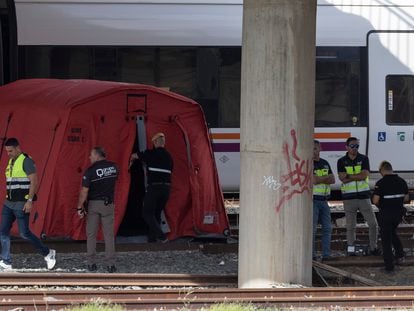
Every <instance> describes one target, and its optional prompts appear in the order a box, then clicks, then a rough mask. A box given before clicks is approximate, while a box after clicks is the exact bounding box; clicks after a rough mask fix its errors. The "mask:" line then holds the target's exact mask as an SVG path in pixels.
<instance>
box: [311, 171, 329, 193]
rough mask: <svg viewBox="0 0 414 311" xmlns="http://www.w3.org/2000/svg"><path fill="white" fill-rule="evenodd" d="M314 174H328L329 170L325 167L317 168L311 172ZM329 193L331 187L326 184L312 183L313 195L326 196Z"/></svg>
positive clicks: (319, 175) (320, 175)
mask: <svg viewBox="0 0 414 311" xmlns="http://www.w3.org/2000/svg"><path fill="white" fill-rule="evenodd" d="M313 173H314V174H315V175H316V176H318V177H322V176H328V175H329V170H328V169H327V168H322V169H317V170H314V172H313ZM330 194H331V187H330V186H329V185H328V184H316V185H313V195H317V196H323V197H327V196H329V195H330Z"/></svg>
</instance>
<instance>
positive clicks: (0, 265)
mask: <svg viewBox="0 0 414 311" xmlns="http://www.w3.org/2000/svg"><path fill="white" fill-rule="evenodd" d="M11 269H12V265H10V264H8V263H5V262H4V261H3V260H0V270H11Z"/></svg>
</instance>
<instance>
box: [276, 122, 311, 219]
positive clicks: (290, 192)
mask: <svg viewBox="0 0 414 311" xmlns="http://www.w3.org/2000/svg"><path fill="white" fill-rule="evenodd" d="M290 136H291V137H292V141H293V145H292V150H291V152H290V151H289V144H288V143H287V142H286V141H285V142H284V143H283V157H284V160H285V162H286V164H287V168H288V173H287V174H285V175H282V178H281V183H282V187H281V188H280V189H281V190H282V192H283V195H282V197H281V198H280V199H279V202H277V204H276V212H279V211H280V209H281V207H282V205H283V204H284V203H285V202H287V201H289V200H290V199H291V198H292V197H293V196H294V195H296V194H301V193H303V192H305V191H307V192H309V193H310V191H311V189H312V179H311V177H312V162H311V160H309V159H308V160H302V159H301V158H300V157H299V156H298V155H297V153H296V148H297V146H298V141H297V139H296V131H295V130H293V129H292V130H291V131H290Z"/></svg>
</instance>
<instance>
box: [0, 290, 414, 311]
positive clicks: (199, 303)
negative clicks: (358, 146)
mask: <svg viewBox="0 0 414 311" xmlns="http://www.w3.org/2000/svg"><path fill="white" fill-rule="evenodd" d="M0 295H1V297H2V298H1V299H0V305H1V307H2V308H7V309H8V310H9V309H14V308H23V309H24V310H35V309H36V310H43V309H59V308H64V307H67V306H70V305H78V304H84V303H88V302H91V301H94V300H99V301H101V302H102V301H108V302H112V303H117V304H121V305H124V306H125V307H126V308H135V309H149V308H153V309H155V308H163V309H166V310H170V309H175V308H183V307H186V308H188V309H200V308H201V307H208V306H211V305H213V304H216V303H221V302H226V303H232V302H233V303H236V302H237V303H250V304H254V305H256V306H262V307H263V306H265V307H279V308H289V307H301V308H309V307H332V306H341V307H370V308H372V307H382V308H396V307H412V306H413V304H414V287H413V286H405V287H369V288H366V287H357V288H356V287H348V288H346V287H343V288H277V289H223V288H221V289H197V290H189V289H168V290H108V289H105V290H102V289H100V290H83V291H79V290H76V291H56V290H36V291H33V290H32V291H16V290H14V291H1V292H0Z"/></svg>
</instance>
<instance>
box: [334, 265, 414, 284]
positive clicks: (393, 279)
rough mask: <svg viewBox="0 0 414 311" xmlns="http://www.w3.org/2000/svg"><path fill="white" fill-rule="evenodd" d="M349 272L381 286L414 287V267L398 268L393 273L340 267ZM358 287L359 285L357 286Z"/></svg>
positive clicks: (381, 269) (376, 268)
mask: <svg viewBox="0 0 414 311" xmlns="http://www.w3.org/2000/svg"><path fill="white" fill-rule="evenodd" d="M338 268H340V269H343V270H345V271H348V272H352V273H355V274H358V275H360V276H363V277H365V278H367V279H370V280H373V281H376V282H378V283H380V284H381V285H388V286H398V285H414V266H396V267H395V270H394V271H393V272H385V271H384V270H383V267H356V266H352V267H338ZM355 285H358V284H355Z"/></svg>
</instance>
